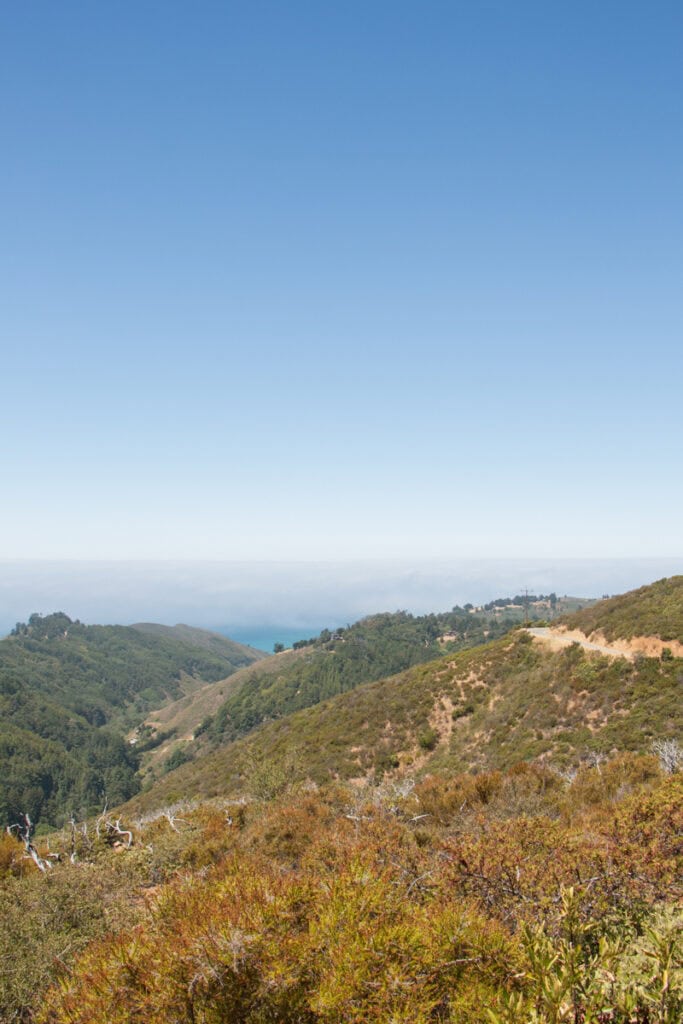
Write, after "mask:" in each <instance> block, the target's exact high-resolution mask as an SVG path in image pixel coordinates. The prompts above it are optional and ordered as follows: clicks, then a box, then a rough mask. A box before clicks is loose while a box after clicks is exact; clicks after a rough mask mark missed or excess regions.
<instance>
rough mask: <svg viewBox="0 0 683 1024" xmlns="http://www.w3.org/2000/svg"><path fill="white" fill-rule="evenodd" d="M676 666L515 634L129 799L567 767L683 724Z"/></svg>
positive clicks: (285, 722)
mask: <svg viewBox="0 0 683 1024" xmlns="http://www.w3.org/2000/svg"><path fill="white" fill-rule="evenodd" d="M682 664H683V663H682V662H681V660H680V659H675V658H674V659H671V660H667V659H664V660H660V659H655V658H639V659H637V660H636V661H629V660H627V659H625V658H614V657H603V656H601V655H599V654H594V653H591V652H586V651H584V650H583V649H582V648H580V647H579V646H578V645H572V646H570V647H568V648H566V649H564V650H559V651H553V650H549V649H547V648H546V647H545V646H544V645H543V644H541V643H535V642H534V641H533V640H532V638H531V637H530V635H529V634H528V633H527V632H526V631H524V630H522V631H518V632H517V633H514V634H511V635H510V636H508V637H505V638H503V639H501V640H498V641H495V642H494V643H492V644H489V645H486V646H484V647H479V648H475V649H472V650H469V651H463V652H460V653H457V654H455V655H452V656H447V657H445V658H441V659H438V660H436V661H432V662H430V663H428V664H423V665H419V666H417V667H414V668H412V669H410V670H408V671H406V672H402V673H400V674H398V675H396V676H392V677H390V678H388V679H384V680H380V681H377V682H374V683H370V684H365V685H363V686H359V687H358V688H356V689H355V690H353V691H352V692H350V693H346V694H340V695H337V696H335V697H333V698H331V699H329V700H327V701H324V702H323V703H321V704H318V705H316V706H314V707H310V708H308V709H305V710H303V711H300V712H297V713H296V714H293V715H290V716H289V717H286V718H282V719H280V720H277V721H274V722H270V723H267V724H265V725H263V726H262V727H261V728H260V729H258V730H256V731H255V732H253V733H252V734H251V735H249V736H247V737H246V738H244V739H242V740H240V741H239V742H237V743H233V744H229V745H228V746H226V747H224V748H223V749H220V750H218V751H216V752H214V753H212V754H210V755H206V756H204V757H201V758H199V759H198V761H197V762H196V764H188V765H185V766H183V767H182V768H180V769H178V770H177V771H176V772H172V773H171V774H170V775H168V776H167V777H166V778H164V779H161V780H159V782H158V783H156V784H155V785H154V786H153V787H152V788H151V789H150V790H149V791H148V792H144V793H141V794H140V795H139V796H138V797H136V798H135V800H134V802H133V804H132V805H131V806H134V807H135V808H139V809H143V808H144V809H146V808H151V807H155V806H161V805H163V804H164V803H168V802H174V801H176V800H179V799H183V798H191V797H194V796H199V795H201V796H212V795H216V794H219V793H238V792H242V791H244V790H245V789H248V785H249V775H250V773H251V774H252V775H253V774H256V775H258V776H263V779H264V782H263V785H264V786H265V787H266V788H267V787H268V785H271V786H272V788H273V789H274V790H276V789H277V787H278V785H280V784H281V783H284V782H285V781H290V780H291V779H292V778H300V779H306V778H310V779H312V780H314V781H315V782H316V783H318V784H320V783H324V782H327V781H330V780H332V779H335V778H343V779H357V780H364V779H367V778H371V777H373V778H376V779H377V778H381V777H382V776H383V775H384V773H389V775H391V776H395V777H400V776H401V775H406V774H411V775H414V774H416V773H417V774H425V773H426V772H431V771H436V770H438V771H449V772H450V771H463V770H484V769H486V770H491V769H507V768H510V767H512V766H513V765H514V764H516V763H517V762H519V761H527V760H529V761H530V760H539V759H540V760H543V761H549V762H551V763H553V764H555V765H556V766H558V767H567V766H570V765H576V764H577V763H578V762H579V761H580V760H581V759H582V758H585V757H593V758H595V757H604V756H607V755H609V754H612V753H614V752H615V751H619V750H629V751H633V752H641V753H647V752H649V751H650V749H651V746H652V743H653V741H654V740H657V739H666V738H670V737H680V735H681V733H682V731H683V709H682V704H681V700H680V695H681V678H682V675H681V670H682ZM268 779H270V782H269V781H268Z"/></svg>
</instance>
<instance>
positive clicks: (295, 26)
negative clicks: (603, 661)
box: [0, 0, 683, 560]
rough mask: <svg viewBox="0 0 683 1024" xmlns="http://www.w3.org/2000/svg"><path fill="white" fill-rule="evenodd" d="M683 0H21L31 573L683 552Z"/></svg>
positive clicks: (3, 327) (19, 221)
mask: <svg viewBox="0 0 683 1024" xmlns="http://www.w3.org/2000/svg"><path fill="white" fill-rule="evenodd" d="M682 50H683V6H682V5H681V4H680V3H667V2H660V3H657V2H656V3H652V4H645V3H633V2H628V0H626V2H624V0H621V2H612V0H604V2H601V3H599V4H596V3H594V2H591V3H588V2H577V3H573V4H558V3H548V2H547V0H543V2H538V3H532V2H525V0H519V2H516V3H511V2H509V0H505V2H501V3H487V2H482V3H460V2H454V0H449V2H429V0H427V2H424V3H416V2H414V0H411V2H409V3H408V2H403V0H392V2H391V3H389V2H386V3H385V2H380V0H376V2H374V0H372V2H368V0H364V2H362V3H361V2H357V0H345V2H344V3H320V2H313V0H310V2H307V3H305V2H297V0H290V2H287V3H283V2H268V3H266V2H259V0H250V2H249V3H239V4H238V3H233V2H228V0H222V2H209V0H207V2H202V3H200V4H188V3H185V2H182V3H181V2H175V0H163V2H157V3H150V2H145V0H136V2H135V3H132V2H130V3H119V4H92V3H86V2H83V3H73V2H70V0H63V2H60V3H54V2H52V0H50V2H32V3H25V4H5V5H3V9H2V12H1V13H0V102H1V107H0V145H1V147H2V157H1V159H0V342H1V345H2V358H1V362H0V382H1V386H2V391H1V393H2V401H1V402H0V422H1V424H2V436H3V443H2V454H1V455H0V474H1V475H0V479H2V501H1V502H0V558H50V559H61V558H67V559H69V558H83V559H125V558H130V559H139V558H154V559H185V558H187V559H194V558H201V559H213V558H217V559H235V558H237V559H247V560H249V559H272V558H276V559H277V558H281V559H285V560H287V559H327V558H329V559H336V560H339V559H341V560H344V559H352V558H367V557H387V558H390V557H397V556H401V557H425V558H438V557H441V556H443V557H446V556H448V557H479V556H493V557H496V556H503V555H505V556H510V557H530V556H539V557H550V556H552V557H564V556H570V557H572V556H587V557H591V556H603V557H613V556H616V557H623V556H626V557H636V556H637V557H654V556H660V555H678V554H681V553H683V544H682V543H681V532H680V525H681V509H682V508H683V473H681V440H682V435H683V410H682V408H681V406H682V402H681V393H682V385H681V379H682V371H683V355H682V344H681V342H682V338H683V332H682V330H681V328H682V327H683V311H682V308H683V307H682V303H681V296H682V289H681V284H682V281H681V278H682V272H683V241H682V240H683V231H682V228H683V224H682V220H683V217H682V214H683V118H682V116H681V115H682V113H683V110H682V108H683V60H681V53H682Z"/></svg>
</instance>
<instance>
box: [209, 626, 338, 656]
mask: <svg viewBox="0 0 683 1024" xmlns="http://www.w3.org/2000/svg"><path fill="white" fill-rule="evenodd" d="M324 628H325V626H324V625H322V626H320V625H313V626H300V627H298V628H295V627H292V626H263V627H261V628H256V629H244V628H240V627H239V626H235V628H234V629H231V628H230V626H221V628H220V629H219V630H218V632H219V633H222V634H223V635H224V636H229V637H230V639H231V640H237V641H238V643H241V644H248V645H249V647H256V648H257V649H258V650H259V651H267V652H268V654H272V653H273V647H274V646H275V644H276V643H277V644H284V645H285V647H291V646H292V644H293V643H294V641H295V640H308V639H310V637H312V636H317V635H318V634H319V633H320V631H321V629H324Z"/></svg>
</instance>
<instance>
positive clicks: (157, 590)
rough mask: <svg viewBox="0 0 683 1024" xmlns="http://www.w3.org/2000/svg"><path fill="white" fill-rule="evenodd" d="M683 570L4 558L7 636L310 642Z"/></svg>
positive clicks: (661, 561)
mask: <svg viewBox="0 0 683 1024" xmlns="http://www.w3.org/2000/svg"><path fill="white" fill-rule="evenodd" d="M680 572H683V557H678V558H676V557H671V558H657V559H556V560H552V559H526V560H523V559H488V560H486V559H471V560H468V559H459V560H455V559H450V560H445V561H424V560H416V561H410V560H408V559H406V560H404V561H401V562H398V561H393V562H388V561H376V562H372V561H357V562H345V563H335V562H122V561H120V562H76V561H73V562H66V561H62V562H57V561H53V562H46V561H13V562H10V561H4V562H0V632H1V633H2V634H4V633H6V632H8V630H9V629H11V628H12V627H13V626H14V624H15V623H16V622H17V621H25V620H26V619H27V618H28V616H29V615H30V614H31V613H32V612H35V611H37V612H40V613H42V614H47V613H49V612H53V611H64V612H66V613H67V614H68V615H70V616H71V617H72V618H78V619H81V620H82V621H83V622H87V623H93V622H101V623H121V624H128V623H132V622H140V621H148V622H149V621H151V622H163V623H167V624H174V623H177V622H185V623H188V624H189V625H193V626H202V627H205V628H208V629H217V630H220V631H221V632H226V633H228V634H229V635H235V636H248V635H257V634H258V633H260V632H263V633H264V634H265V633H268V632H269V631H271V627H273V626H276V627H277V628H278V629H279V630H287V631H288V632H291V633H292V634H294V633H296V632H297V631H298V630H301V635H302V636H308V635H310V634H311V632H317V631H318V630H319V629H321V628H323V627H324V626H335V625H343V624H345V623H347V622H352V621H355V620H356V619H358V618H360V617H362V616H363V615H368V614H371V613H372V612H378V611H396V610H397V609H399V608H400V609H406V610H407V611H410V612H413V613H416V614H418V613H424V612H430V611H443V610H446V609H449V608H452V607H453V605H456V604H460V605H462V604H464V603H465V602H467V601H471V602H472V603H473V604H478V603H483V602H486V601H489V600H492V599H494V598H496V597H503V596H507V595H513V594H517V593H520V592H521V591H523V590H524V589H525V588H528V589H529V591H530V592H532V593H533V592H536V593H539V592H542V593H548V592H550V591H555V592H556V593H558V594H573V595H577V596H582V597H601V596H602V595H603V594H613V593H620V592H622V591H624V590H629V589H632V588H634V587H637V586H641V585H643V584H645V583H650V582H652V581H653V580H656V579H660V578H661V577H662V576H669V575H672V574H675V573H680Z"/></svg>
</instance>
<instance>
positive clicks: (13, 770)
mask: <svg viewBox="0 0 683 1024" xmlns="http://www.w3.org/2000/svg"><path fill="white" fill-rule="evenodd" d="M183 635H184V638H179V637H178V636H177V635H175V634H174V633H173V631H172V630H171V631H170V634H169V633H167V632H164V631H163V630H162V632H161V633H160V634H157V633H153V632H152V633H150V632H149V631H145V630H140V629H134V628H132V627H126V626H85V625H83V624H82V623H80V622H73V621H72V620H71V619H70V618H69V617H68V616H66V615H64V614H62V613H55V614H54V615H48V616H45V617H42V616H39V615H32V616H31V618H30V619H29V622H28V623H25V624H19V625H18V626H17V627H16V629H15V631H14V633H13V634H12V635H10V636H9V637H6V638H5V639H3V640H1V641H0V716H1V717H0V773H1V776H2V779H3V783H4V785H3V787H2V790H1V792H0V819H2V821H3V823H4V821H12V820H15V819H16V816H17V815H18V814H20V813H28V814H30V816H31V817H32V818H33V819H34V821H37V820H39V819H41V818H42V819H43V820H44V821H46V822H54V821H56V820H63V819H64V817H68V816H69V814H70V813H71V812H72V811H73V812H75V813H79V814H80V813H85V812H86V811H87V810H92V809H94V808H95V807H97V806H101V804H102V802H103V801H104V800H105V799H108V800H109V802H110V803H113V802H118V801H120V800H124V799H126V798H127V797H129V796H131V795H132V793H134V792H135V791H136V790H137V788H138V786H139V780H138V778H137V774H136V772H137V767H138V760H139V758H138V753H137V751H135V750H134V749H133V748H132V747H131V746H130V744H128V743H127V742H126V741H125V739H124V735H123V733H124V730H125V729H126V728H127V727H128V726H129V725H130V724H131V723H133V722H135V721H139V720H140V718H141V717H142V716H143V715H144V714H145V712H146V711H147V710H149V709H150V708H153V707H158V706H159V705H161V704H163V703H164V702H166V701H168V700H171V699H175V698H177V697H179V696H181V694H182V693H183V692H187V690H188V689H191V688H194V687H197V686H199V685H201V684H202V683H203V682H206V681H210V680H215V679H220V678H223V677H225V676H226V675H227V674H228V673H230V672H232V671H234V670H235V668H237V667H238V666H239V665H244V664H248V663H249V662H251V661H254V660H256V659H257V658H258V657H260V653H259V652H256V651H253V652H252V651H250V650H249V649H247V648H243V647H242V645H239V644H234V645H233V644H230V642H229V641H226V640H225V638H223V637H218V638H217V641H220V643H215V644H212V648H213V649H209V646H208V645H207V639H206V636H204V635H201V636H200V637H199V642H198V643H194V642H192V638H191V634H190V633H187V632H185V633H184V634H183ZM219 651H220V653H219Z"/></svg>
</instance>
